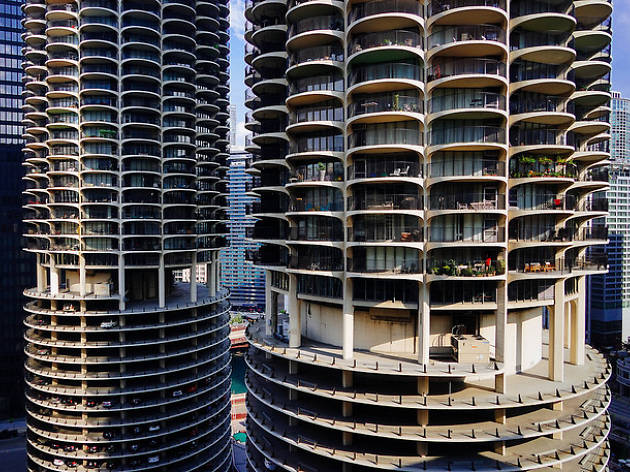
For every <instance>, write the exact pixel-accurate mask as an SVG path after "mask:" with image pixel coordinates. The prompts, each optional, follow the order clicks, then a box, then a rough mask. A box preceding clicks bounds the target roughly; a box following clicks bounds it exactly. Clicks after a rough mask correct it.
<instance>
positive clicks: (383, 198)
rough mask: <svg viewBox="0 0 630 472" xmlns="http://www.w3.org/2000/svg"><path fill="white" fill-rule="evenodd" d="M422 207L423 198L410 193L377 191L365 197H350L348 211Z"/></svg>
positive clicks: (418, 208) (414, 208)
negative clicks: (380, 192)
mask: <svg viewBox="0 0 630 472" xmlns="http://www.w3.org/2000/svg"><path fill="white" fill-rule="evenodd" d="M421 209H422V199H421V198H420V197H418V196H417V195H410V194H408V193H389V194H376V193H375V194H370V195H368V196H365V197H354V196H352V197H348V211H361V210H379V211H380V210H421Z"/></svg>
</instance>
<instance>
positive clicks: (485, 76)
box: [427, 57, 507, 88]
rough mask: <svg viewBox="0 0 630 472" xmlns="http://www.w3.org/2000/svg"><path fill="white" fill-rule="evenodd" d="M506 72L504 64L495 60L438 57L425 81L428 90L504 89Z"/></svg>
mask: <svg viewBox="0 0 630 472" xmlns="http://www.w3.org/2000/svg"><path fill="white" fill-rule="evenodd" d="M506 70H507V67H506V65H505V63H504V62H502V61H498V60H496V59H484V58H467V57H466V58H442V57H440V58H437V59H436V60H434V61H433V63H432V65H431V66H430V67H429V69H428V70H427V81H428V82H431V83H430V84H429V87H430V88H433V87H437V86H438V85H439V86H442V85H444V86H448V87H452V88H455V87H462V88H465V87H479V88H481V87H504V86H505V85H506V84H507V76H506ZM447 84H448V85H447Z"/></svg>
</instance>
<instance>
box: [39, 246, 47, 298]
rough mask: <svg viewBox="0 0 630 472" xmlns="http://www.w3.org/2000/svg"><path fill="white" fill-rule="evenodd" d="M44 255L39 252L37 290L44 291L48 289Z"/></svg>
mask: <svg viewBox="0 0 630 472" xmlns="http://www.w3.org/2000/svg"><path fill="white" fill-rule="evenodd" d="M42 264H43V262H42V255H41V254H37V291H38V292H40V293H42V292H45V291H46V288H47V286H46V285H47V283H48V282H47V281H46V268H45V267H44V266H43V265H42Z"/></svg>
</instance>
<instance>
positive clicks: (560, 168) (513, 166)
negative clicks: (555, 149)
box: [510, 156, 577, 179]
mask: <svg viewBox="0 0 630 472" xmlns="http://www.w3.org/2000/svg"><path fill="white" fill-rule="evenodd" d="M510 177H511V178H514V179H522V178H528V177H556V178H557V177H562V178H572V179H574V178H576V177H577V167H576V166H575V164H572V163H570V162H564V161H562V162H558V161H554V160H553V159H551V158H550V157H546V156H541V157H536V156H520V157H518V158H516V159H513V160H512V161H511V162H510Z"/></svg>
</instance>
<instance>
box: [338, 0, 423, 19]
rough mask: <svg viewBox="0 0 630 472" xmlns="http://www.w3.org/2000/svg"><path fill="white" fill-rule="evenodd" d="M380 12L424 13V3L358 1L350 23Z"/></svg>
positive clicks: (414, 1)
mask: <svg viewBox="0 0 630 472" xmlns="http://www.w3.org/2000/svg"><path fill="white" fill-rule="evenodd" d="M380 13H407V14H411V15H422V4H421V3H420V2H418V1H417V0H369V1H367V2H362V3H356V4H354V5H353V6H352V10H350V14H349V15H348V24H350V23H353V22H355V21H357V20H359V19H361V18H364V17H366V16H372V15H378V14H380Z"/></svg>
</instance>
